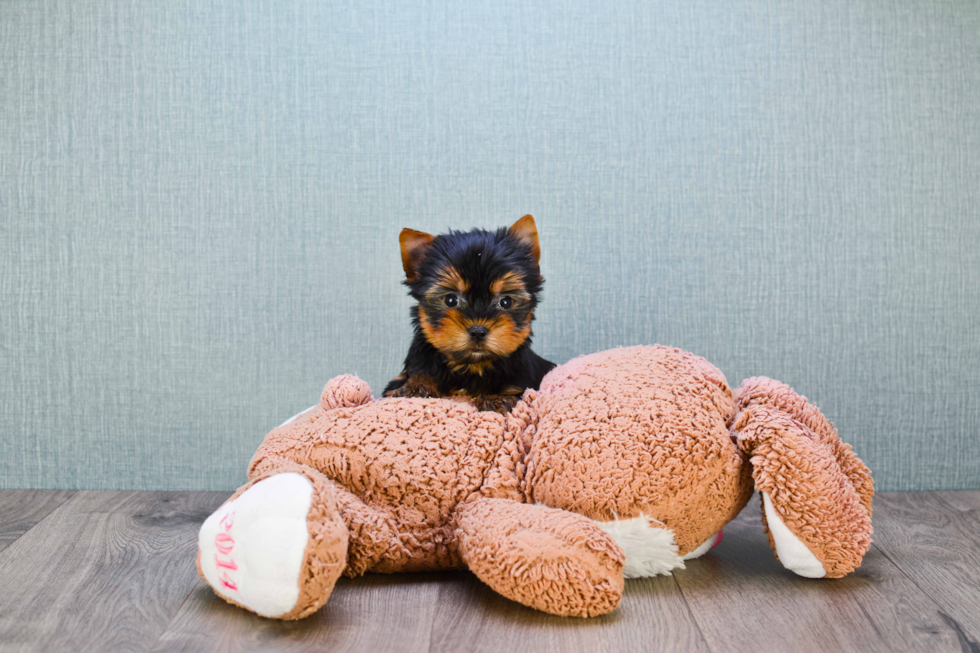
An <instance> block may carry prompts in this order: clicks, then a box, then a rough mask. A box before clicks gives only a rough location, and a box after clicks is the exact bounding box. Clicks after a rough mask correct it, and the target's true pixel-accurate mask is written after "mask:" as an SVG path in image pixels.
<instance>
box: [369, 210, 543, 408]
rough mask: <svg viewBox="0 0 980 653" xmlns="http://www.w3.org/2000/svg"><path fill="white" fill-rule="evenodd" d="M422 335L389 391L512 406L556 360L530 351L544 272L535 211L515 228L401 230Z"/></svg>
mask: <svg viewBox="0 0 980 653" xmlns="http://www.w3.org/2000/svg"><path fill="white" fill-rule="evenodd" d="M398 241H399V243H400V244H401V250H402V267H404V268H405V285H406V286H408V288H409V294H410V295H411V296H412V297H413V298H414V299H415V300H416V301H417V302H418V304H417V305H415V306H413V307H412V325H413V326H414V328H415V337H414V338H413V340H412V345H411V346H410V347H409V349H408V356H406V357H405V366H404V369H403V370H402V372H401V374H399V375H398V376H397V377H395V378H394V379H393V380H392V381H391V383H389V384H388V387H386V388H385V391H384V396H385V397H455V398H459V399H463V400H466V401H469V402H471V403H473V404H474V405H475V406H476V407H477V409H479V410H493V411H497V412H499V413H508V412H510V410H511V408H513V407H514V405H515V404H516V403H517V401H518V400H519V399H520V397H521V395H522V394H523V393H524V390H525V388H534V389H537V388H538V385H539V384H540V383H541V379H542V378H544V375H545V374H547V373H548V372H549V371H551V369H552V368H553V367H554V366H555V365H554V363H549V362H548V361H546V360H544V359H543V358H541V357H540V356H538V355H537V354H535V353H534V352H533V351H531V321H532V320H534V309H535V307H536V306H537V304H538V293H539V292H540V291H541V286H542V285H543V283H544V280H543V279H542V278H541V272H540V270H539V269H538V260H539V259H540V257H541V248H540V246H539V245H538V230H537V227H536V226H535V224H534V218H532V217H531V216H529V215H525V216H524V217H523V218H521V219H520V220H518V221H517V222H515V223H514V224H513V225H512V226H511V227H510V229H507V228H506V227H504V228H501V229H498V230H497V231H495V232H490V231H484V230H482V229H474V230H473V231H469V232H459V231H450V232H449V233H448V234H444V235H441V236H431V235H429V234H426V233H422V232H420V231H414V230H412V229H402V232H401V235H400V236H399V238H398Z"/></svg>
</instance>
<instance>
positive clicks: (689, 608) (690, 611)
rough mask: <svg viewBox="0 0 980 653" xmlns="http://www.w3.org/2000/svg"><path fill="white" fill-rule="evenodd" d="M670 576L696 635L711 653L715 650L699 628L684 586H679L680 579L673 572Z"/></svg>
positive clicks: (699, 625)
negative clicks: (695, 630)
mask: <svg viewBox="0 0 980 653" xmlns="http://www.w3.org/2000/svg"><path fill="white" fill-rule="evenodd" d="M670 577H671V578H672V579H673V580H674V585H676V586H677V591H678V592H680V595H681V599H683V600H684V608H685V609H687V614H689V615H690V616H691V622H692V623H693V624H694V627H695V628H697V629H698V635H699V636H700V637H701V641H702V642H704V647H705V648H706V649H708V650H709V651H711V653H715V650H714V649H713V648H711V644H710V643H709V642H708V638H707V637H705V636H704V631H703V630H701V624H700V623H698V618H697V617H696V616H695V614H694V610H693V609H692V608H691V604H690V603H689V602H688V600H687V596H686V595H685V594H684V588H683V587H681V583H680V581H679V580H677V576H676V575H675V574H671V575H670Z"/></svg>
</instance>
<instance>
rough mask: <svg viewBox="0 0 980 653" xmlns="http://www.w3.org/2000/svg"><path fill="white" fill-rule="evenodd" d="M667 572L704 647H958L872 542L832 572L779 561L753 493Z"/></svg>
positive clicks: (948, 629)
mask: <svg viewBox="0 0 980 653" xmlns="http://www.w3.org/2000/svg"><path fill="white" fill-rule="evenodd" d="M876 511H877V507H876ZM876 517H877V512H876ZM675 576H676V578H677V581H678V584H679V585H680V587H681V590H682V592H683V594H684V597H685V598H686V599H687V602H688V604H689V605H690V606H691V611H692V613H693V614H694V617H695V619H696V620H697V622H698V625H699V627H700V629H701V632H702V633H703V634H704V637H705V639H706V640H707V642H708V645H709V646H710V647H711V649H712V650H713V651H730V650H732V648H733V647H735V650H745V651H763V650H764V651H792V652H794V653H796V652H800V653H802V652H806V651H821V652H823V651H860V652H861V653H867V652H868V651H887V652H889V653H891V652H894V651H929V652H934V651H960V650H961V649H960V642H959V639H958V637H957V634H956V632H955V631H954V629H953V628H951V627H950V626H949V625H948V624H947V623H946V622H944V620H943V619H942V618H941V616H940V615H939V612H938V607H937V606H936V604H935V603H934V602H933V601H932V600H931V599H930V598H929V597H928V596H927V595H926V594H924V593H923V591H922V590H920V589H919V587H917V586H916V585H915V584H914V583H913V582H912V581H911V580H909V578H907V577H906V576H905V575H904V574H902V573H901V572H900V571H899V570H898V568H897V567H896V566H895V565H894V564H892V563H891V562H890V561H889V560H888V558H887V557H885V556H884V555H882V553H881V552H880V551H878V550H877V549H876V548H874V547H872V550H871V551H869V552H868V555H867V556H866V557H865V559H864V563H863V564H862V566H861V568H860V569H858V570H857V571H855V572H854V573H853V574H851V575H849V576H847V577H845V578H841V579H837V580H810V579H806V578H800V577H798V576H796V575H794V574H793V573H792V572H789V571H787V570H785V569H783V567H782V566H781V565H780V564H779V562H778V561H777V560H776V559H775V557H774V555H773V553H772V551H771V550H770V549H769V544H768V542H767V540H766V536H765V534H764V533H763V530H762V522H761V517H760V507H759V499H758V495H757V496H756V497H754V498H753V499H752V501H751V502H750V503H749V505H748V506H747V507H746V509H745V510H744V511H743V512H742V514H741V515H739V517H738V518H737V519H735V521H733V522H732V523H731V524H729V525H728V526H727V527H726V528H725V540H724V541H723V542H722V544H721V545H720V546H718V547H717V548H715V549H714V550H713V551H712V552H710V553H709V554H708V555H707V556H705V557H704V558H702V559H700V560H698V561H691V562H690V563H689V564H688V568H687V569H686V570H681V571H678V572H676V573H675Z"/></svg>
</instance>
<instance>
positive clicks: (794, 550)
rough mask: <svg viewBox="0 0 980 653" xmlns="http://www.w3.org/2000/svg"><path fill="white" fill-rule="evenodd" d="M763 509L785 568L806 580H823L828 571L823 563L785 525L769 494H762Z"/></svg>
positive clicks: (778, 556) (777, 554) (779, 557)
mask: <svg viewBox="0 0 980 653" xmlns="http://www.w3.org/2000/svg"><path fill="white" fill-rule="evenodd" d="M762 509H763V510H764V511H765V513H766V523H767V524H768V525H769V533H770V534H771V535H772V541H773V545H774V546H775V547H776V557H777V558H778V559H779V562H781V563H782V565H783V566H784V567H786V568H787V569H789V570H790V571H792V572H793V573H794V574H797V575H799V576H803V577H804V578H823V577H824V576H826V575H827V570H826V569H825V568H824V566H823V563H822V562H820V561H819V560H818V559H817V556H815V555H813V552H812V551H810V549H808V548H807V546H806V544H804V543H803V542H802V541H801V540H800V538H798V537H796V536H795V535H793V532H792V531H790V529H789V528H788V527H787V526H786V524H784V523H783V520H782V519H781V518H780V516H779V513H778V512H776V509H775V508H774V507H773V505H772V499H770V498H769V493H768V492H763V493H762Z"/></svg>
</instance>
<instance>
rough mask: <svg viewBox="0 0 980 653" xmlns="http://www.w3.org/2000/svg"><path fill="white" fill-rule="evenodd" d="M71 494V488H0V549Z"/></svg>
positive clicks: (4, 547) (72, 492) (8, 544)
mask: <svg viewBox="0 0 980 653" xmlns="http://www.w3.org/2000/svg"><path fill="white" fill-rule="evenodd" d="M73 494H75V492H74V491H73V490H0V551H3V550H4V549H6V548H7V547H8V546H10V545H11V544H12V543H13V542H14V540H16V539H17V538H19V537H20V536H21V535H23V534H24V533H26V532H27V531H28V530H30V529H31V528H32V527H33V526H34V525H35V524H36V523H38V522H39V521H41V520H42V519H44V518H45V517H47V516H48V513H50V512H51V511H52V510H54V509H55V508H57V507H58V506H60V505H61V504H63V503H64V502H65V501H67V500H68V499H70V498H71V497H72V495H73Z"/></svg>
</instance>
